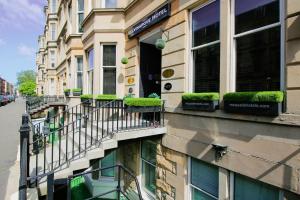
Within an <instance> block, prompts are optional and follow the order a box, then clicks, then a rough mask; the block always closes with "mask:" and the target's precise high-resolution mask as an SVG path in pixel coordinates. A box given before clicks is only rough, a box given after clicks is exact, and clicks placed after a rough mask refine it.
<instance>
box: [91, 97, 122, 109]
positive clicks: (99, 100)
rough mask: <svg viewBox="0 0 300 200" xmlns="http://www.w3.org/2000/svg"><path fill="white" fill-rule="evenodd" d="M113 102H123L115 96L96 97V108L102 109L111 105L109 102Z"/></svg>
mask: <svg viewBox="0 0 300 200" xmlns="http://www.w3.org/2000/svg"><path fill="white" fill-rule="evenodd" d="M112 101H118V102H119V101H122V100H120V99H117V96H116V95H114V94H99V95H98V96H96V106H97V107H101V106H105V105H107V106H108V104H109V102H112Z"/></svg>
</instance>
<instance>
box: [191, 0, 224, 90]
mask: <svg viewBox="0 0 300 200" xmlns="http://www.w3.org/2000/svg"><path fill="white" fill-rule="evenodd" d="M215 1H216V0H209V1H207V2H205V3H203V4H201V5H199V6H197V7H195V8H193V9H191V10H190V14H189V20H190V23H189V26H190V28H189V29H190V33H189V36H190V42H189V51H188V52H189V54H190V56H189V59H190V62H189V65H190V67H189V70H190V73H189V74H188V76H192V78H189V83H188V85H189V87H188V92H195V62H194V51H197V50H198V49H202V48H205V47H208V46H212V45H215V44H221V38H220V36H221V35H220V34H221V26H219V40H216V41H213V42H209V43H206V44H202V45H199V46H195V47H193V13H194V12H196V11H198V10H199V9H201V8H204V7H205V6H208V5H210V4H211V3H214V2H215ZM219 23H220V24H221V2H220V21H219ZM220 57H221V45H220ZM219 70H220V66H219ZM219 85H220V78H219ZM219 90H220V89H219Z"/></svg>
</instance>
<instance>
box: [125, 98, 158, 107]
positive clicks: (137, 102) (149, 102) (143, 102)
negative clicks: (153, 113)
mask: <svg viewBox="0 0 300 200" xmlns="http://www.w3.org/2000/svg"><path fill="white" fill-rule="evenodd" d="M124 104H125V105H127V106H161V100H160V99H157V98H126V99H124Z"/></svg>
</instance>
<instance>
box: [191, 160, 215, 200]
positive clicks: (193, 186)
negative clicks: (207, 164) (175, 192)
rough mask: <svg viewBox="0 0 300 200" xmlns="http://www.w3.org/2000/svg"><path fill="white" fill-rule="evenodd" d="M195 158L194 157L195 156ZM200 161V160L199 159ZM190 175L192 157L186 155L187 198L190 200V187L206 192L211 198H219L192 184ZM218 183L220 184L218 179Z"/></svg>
mask: <svg viewBox="0 0 300 200" xmlns="http://www.w3.org/2000/svg"><path fill="white" fill-rule="evenodd" d="M195 159H196V158H195ZM201 162H202V161H201ZM218 172H219V167H218ZM191 175H192V158H191V157H190V156H189V157H188V188H189V189H188V199H189V200H192V189H193V188H194V189H196V190H199V191H200V192H203V193H204V194H206V195H207V196H209V197H211V198H213V199H216V200H218V199H219V198H218V197H215V196H213V195H211V194H209V193H208V192H206V191H204V190H202V189H200V188H198V187H197V186H195V185H193V184H192V180H191ZM218 184H220V182H219V181H218Z"/></svg>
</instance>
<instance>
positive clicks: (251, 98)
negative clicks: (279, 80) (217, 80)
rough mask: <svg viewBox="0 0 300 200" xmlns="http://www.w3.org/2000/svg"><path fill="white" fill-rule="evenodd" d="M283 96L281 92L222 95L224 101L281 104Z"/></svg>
mask: <svg viewBox="0 0 300 200" xmlns="http://www.w3.org/2000/svg"><path fill="white" fill-rule="evenodd" d="M283 97H284V94H283V92H281V91H262V92H231V93H227V94H225V95H224V100H225V101H233V102H274V103H281V102H282V101H283Z"/></svg>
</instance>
